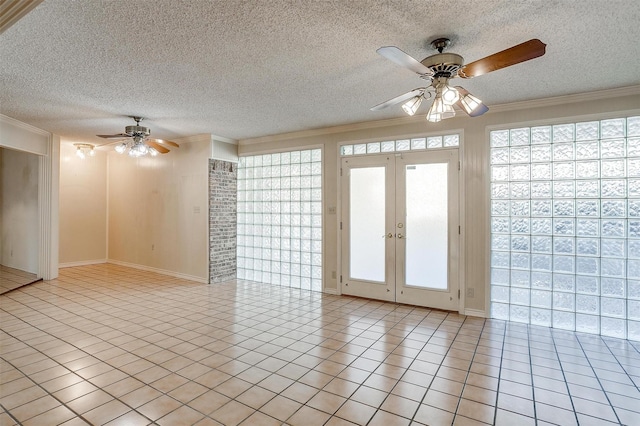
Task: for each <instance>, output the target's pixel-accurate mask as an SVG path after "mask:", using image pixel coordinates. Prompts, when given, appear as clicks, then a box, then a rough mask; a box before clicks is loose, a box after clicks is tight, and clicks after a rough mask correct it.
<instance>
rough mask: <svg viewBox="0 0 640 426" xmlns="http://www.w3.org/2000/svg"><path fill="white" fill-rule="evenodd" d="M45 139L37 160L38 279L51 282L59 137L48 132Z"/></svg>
mask: <svg viewBox="0 0 640 426" xmlns="http://www.w3.org/2000/svg"><path fill="white" fill-rule="evenodd" d="M47 139H48V140H47V154H46V155H44V156H39V158H38V169H39V176H38V210H39V212H38V215H39V222H40V226H39V228H40V229H39V237H38V239H39V242H40V244H39V248H38V278H42V279H44V280H53V279H55V278H57V277H58V261H59V251H58V250H59V245H60V242H59V241H60V239H59V224H58V222H59V216H60V208H59V205H60V203H59V198H60V186H59V185H60V137H58V136H54V135H52V134H51V133H49V134H48V137H47Z"/></svg>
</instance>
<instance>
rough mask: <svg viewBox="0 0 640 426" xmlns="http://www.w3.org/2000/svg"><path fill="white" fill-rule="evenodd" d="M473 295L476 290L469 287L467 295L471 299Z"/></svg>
mask: <svg viewBox="0 0 640 426" xmlns="http://www.w3.org/2000/svg"><path fill="white" fill-rule="evenodd" d="M473 295H474V291H473V289H472V288H468V289H467V297H468V298H469V299H471V298H472V297H473Z"/></svg>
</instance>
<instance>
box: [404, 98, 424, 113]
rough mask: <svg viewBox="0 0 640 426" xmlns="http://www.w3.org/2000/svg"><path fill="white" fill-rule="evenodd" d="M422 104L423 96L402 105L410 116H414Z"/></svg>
mask: <svg viewBox="0 0 640 426" xmlns="http://www.w3.org/2000/svg"><path fill="white" fill-rule="evenodd" d="M421 103H422V96H415V97H413V98H411V99H409V100H408V101H407V102H405V103H404V104H403V105H402V109H403V110H404V112H406V113H407V114H409V115H414V114H415V113H416V111H418V108H420V104H421Z"/></svg>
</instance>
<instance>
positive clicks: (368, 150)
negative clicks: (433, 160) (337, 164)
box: [340, 134, 460, 157]
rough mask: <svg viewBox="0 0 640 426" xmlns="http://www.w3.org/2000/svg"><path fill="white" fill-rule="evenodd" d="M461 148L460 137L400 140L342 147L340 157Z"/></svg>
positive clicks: (456, 135)
mask: <svg viewBox="0 0 640 426" xmlns="http://www.w3.org/2000/svg"><path fill="white" fill-rule="evenodd" d="M458 146H460V135H458V134H454V135H443V136H429V137H426V138H413V139H399V140H395V141H383V142H371V143H359V144H353V145H342V146H340V155H341V156H343V157H345V156H350V155H366V154H379V153H381V152H402V151H421V150H425V149H433V148H455V147H458Z"/></svg>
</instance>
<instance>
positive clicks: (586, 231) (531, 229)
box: [490, 117, 640, 340]
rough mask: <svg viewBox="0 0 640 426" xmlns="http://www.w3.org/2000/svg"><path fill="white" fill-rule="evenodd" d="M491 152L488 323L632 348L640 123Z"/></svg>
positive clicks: (638, 288) (541, 129) (501, 137)
mask: <svg viewBox="0 0 640 426" xmlns="http://www.w3.org/2000/svg"><path fill="white" fill-rule="evenodd" d="M490 146H491V148H490V150H491V153H490V163H491V166H490V169H491V190H490V192H491V215H490V217H491V225H490V226H491V273H490V275H491V315H492V317H494V318H499V319H505V320H511V321H518V322H524V323H529V324H536V325H543V326H550V327H555V328H562V329H567V330H576V331H580V332H587V333H596V334H602V335H606V336H613V337H620V338H628V339H632V340H640V117H629V118H617V119H610V120H600V121H590V122H585V123H575V124H573V123H571V124H559V125H553V126H538V127H525V128H517V129H508V130H497V131H492V132H491V133H490Z"/></svg>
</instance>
